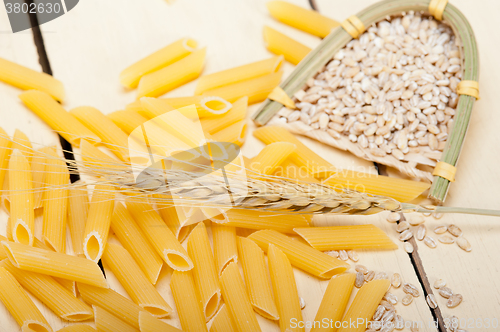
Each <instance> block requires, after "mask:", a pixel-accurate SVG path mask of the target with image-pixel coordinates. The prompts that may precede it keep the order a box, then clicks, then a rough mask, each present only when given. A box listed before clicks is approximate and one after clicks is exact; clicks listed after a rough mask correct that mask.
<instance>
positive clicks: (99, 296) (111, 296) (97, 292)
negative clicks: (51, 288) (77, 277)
mask: <svg viewBox="0 0 500 332" xmlns="http://www.w3.org/2000/svg"><path fill="white" fill-rule="evenodd" d="M78 291H79V292H80V295H81V296H82V299H83V300H84V301H85V302H87V303H88V304H91V305H92V306H95V307H100V308H102V309H104V310H106V311H107V312H109V313H110V314H111V315H113V316H116V317H119V318H120V319H121V320H123V321H124V322H125V323H127V324H128V325H131V326H132V327H134V328H136V329H139V313H140V312H141V311H144V312H146V310H145V309H143V308H141V307H139V306H138V305H137V304H135V303H134V302H132V301H131V300H129V299H127V298H126V297H125V296H122V295H120V294H118V293H117V292H115V291H114V290H112V289H109V288H99V287H95V286H90V285H86V284H81V283H78ZM96 316H99V315H98V314H97V315H96Z"/></svg>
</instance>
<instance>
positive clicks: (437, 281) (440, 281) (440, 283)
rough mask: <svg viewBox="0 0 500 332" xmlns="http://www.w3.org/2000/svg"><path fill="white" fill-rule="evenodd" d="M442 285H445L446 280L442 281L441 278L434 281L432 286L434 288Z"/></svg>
mask: <svg viewBox="0 0 500 332" xmlns="http://www.w3.org/2000/svg"><path fill="white" fill-rule="evenodd" d="M444 286H446V281H444V280H443V279H438V280H436V281H434V288H435V289H440V288H442V287H444Z"/></svg>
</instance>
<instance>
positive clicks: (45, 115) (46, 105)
mask: <svg viewBox="0 0 500 332" xmlns="http://www.w3.org/2000/svg"><path fill="white" fill-rule="evenodd" d="M19 98H21V100H22V102H23V103H24V104H25V105H26V106H27V107H28V108H29V109H30V110H32V111H33V112H34V113H35V114H36V115H38V116H39V117H40V118H41V119H42V120H43V121H45V123H47V124H48V125H49V126H50V127H51V128H52V129H53V130H55V131H57V133H58V134H60V135H61V136H62V137H64V138H65V139H66V140H67V141H68V142H70V143H71V144H72V145H74V146H76V147H78V146H80V139H82V138H84V139H86V140H88V141H89V142H92V144H98V143H100V142H101V140H100V138H99V137H98V136H97V135H96V134H94V133H93V132H92V131H90V130H89V129H87V127H85V126H84V125H83V124H82V123H81V122H80V121H78V119H76V118H75V117H74V116H73V115H71V114H70V113H69V112H67V111H66V110H65V109H64V108H63V107H62V106H61V105H60V104H59V103H58V102H57V101H55V100H54V99H52V97H51V96H49V95H48V94H47V93H45V92H42V91H37V90H29V91H26V92H23V93H21V94H20V95H19Z"/></svg>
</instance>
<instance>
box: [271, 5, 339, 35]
mask: <svg viewBox="0 0 500 332" xmlns="http://www.w3.org/2000/svg"><path fill="white" fill-rule="evenodd" d="M266 5H267V9H268V10H269V13H271V16H273V17H274V18H275V19H277V20H278V21H280V22H283V23H285V24H288V25H290V26H292V27H294V28H297V29H299V30H302V31H305V32H307V33H310V34H312V35H315V36H318V37H320V38H325V37H326V36H327V35H328V34H329V33H330V31H331V30H332V29H334V28H336V27H338V26H339V25H340V24H339V23H338V22H337V21H335V20H332V19H331V18H328V17H326V16H323V15H321V14H319V13H318V12H317V11H314V10H309V9H305V8H302V7H299V6H297V5H294V4H292V3H289V2H286V1H279V0H274V1H269V2H267V3H266Z"/></svg>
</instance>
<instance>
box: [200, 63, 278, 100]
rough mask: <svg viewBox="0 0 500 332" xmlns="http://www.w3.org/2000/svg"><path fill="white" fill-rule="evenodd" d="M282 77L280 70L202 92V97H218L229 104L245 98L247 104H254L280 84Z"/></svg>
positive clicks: (263, 98)
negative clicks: (246, 98)
mask: <svg viewBox="0 0 500 332" xmlns="http://www.w3.org/2000/svg"><path fill="white" fill-rule="evenodd" d="M282 76H283V72H282V71H281V70H280V71H278V72H276V73H272V74H268V75H264V76H259V77H255V78H252V79H249V80H246V81H241V82H238V83H234V84H230V85H225V86H222V87H220V88H215V89H211V90H208V91H205V92H203V94H202V96H218V97H221V98H224V99H225V100H227V101H229V102H230V103H233V102H235V101H236V100H238V99H240V98H242V97H244V96H247V97H248V104H249V105H250V104H255V103H259V102H261V101H263V100H265V99H266V98H267V96H268V95H269V94H270V93H271V92H272V91H273V90H274V88H275V87H277V86H278V85H279V84H280V82H281V77H282Z"/></svg>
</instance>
